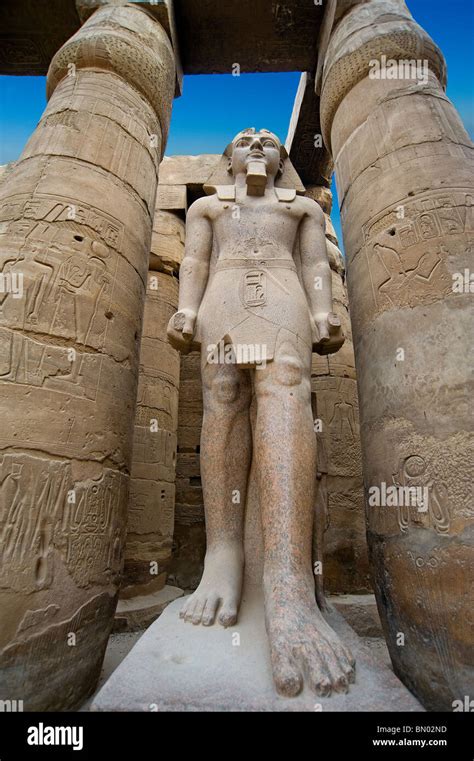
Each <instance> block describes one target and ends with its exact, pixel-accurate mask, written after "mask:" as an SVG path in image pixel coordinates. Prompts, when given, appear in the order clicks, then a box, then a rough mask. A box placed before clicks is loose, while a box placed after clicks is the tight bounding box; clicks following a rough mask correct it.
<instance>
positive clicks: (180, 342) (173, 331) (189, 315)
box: [166, 309, 197, 354]
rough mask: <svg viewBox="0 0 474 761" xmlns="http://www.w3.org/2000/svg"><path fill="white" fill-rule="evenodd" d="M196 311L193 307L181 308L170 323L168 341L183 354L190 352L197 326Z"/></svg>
mask: <svg viewBox="0 0 474 761" xmlns="http://www.w3.org/2000/svg"><path fill="white" fill-rule="evenodd" d="M196 316H197V315H196V313H195V312H194V311H193V310H192V309H180V310H179V312H175V314H174V315H173V316H172V318H171V319H170V321H169V323H168V329H167V331H166V332H167V335H168V341H169V342H170V344H171V346H172V347H173V348H174V349H177V350H178V351H180V352H181V354H188V353H189V352H190V351H191V345H192V341H193V336H194V330H195V327H196Z"/></svg>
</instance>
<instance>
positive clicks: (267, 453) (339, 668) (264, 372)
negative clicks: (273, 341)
mask: <svg viewBox="0 0 474 761" xmlns="http://www.w3.org/2000/svg"><path fill="white" fill-rule="evenodd" d="M310 367H311V351H310V350H309V349H308V352H307V356H304V357H303V356H300V354H299V353H298V351H297V350H296V347H295V346H294V344H293V342H292V340H285V341H284V342H283V343H281V344H280V346H279V347H278V349H277V352H276V355H275V359H274V360H273V361H272V362H269V363H268V365H267V366H266V368H264V369H263V368H262V369H258V370H256V371H255V393H256V396H257V422H256V430H255V454H256V460H257V473H258V484H259V495H260V505H261V510H262V525H263V538H264V594H265V620H266V626H267V633H268V637H269V642H270V652H271V660H272V668H273V675H274V680H275V685H276V688H277V690H278V692H279V693H281V694H283V695H286V696H292V695H297V694H298V693H299V692H300V690H301V689H302V686H303V679H304V678H306V679H307V681H308V683H309V685H310V687H311V688H312V689H313V690H314V691H315V692H317V693H318V694H329V693H330V692H331V691H332V690H337V691H341V690H344V691H345V690H347V689H348V684H349V682H350V681H351V680H352V679H353V675H354V668H353V666H354V661H353V658H352V656H351V654H350V653H349V652H348V650H347V649H346V648H345V647H344V646H343V645H342V643H341V642H340V640H339V638H338V637H337V635H336V634H335V632H333V630H332V629H331V628H330V627H329V626H328V624H327V623H326V622H325V620H324V618H323V616H322V614H321V612H320V610H319V608H318V606H317V604H316V601H315V593H314V578H313V573H312V566H311V544H312V521H313V496H314V473H315V466H316V449H315V448H316V438H315V435H314V429H313V420H312V413H311V388H310Z"/></svg>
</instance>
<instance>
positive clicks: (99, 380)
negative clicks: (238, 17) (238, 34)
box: [0, 6, 175, 710]
mask: <svg viewBox="0 0 474 761" xmlns="http://www.w3.org/2000/svg"><path fill="white" fill-rule="evenodd" d="M174 88H175V61H174V54H173V50H172V46H171V44H170V42H169V40H168V37H167V35H166V33H165V32H164V30H163V28H162V27H161V26H160V24H158V23H157V22H156V21H155V20H153V18H152V17H151V16H149V15H148V14H147V13H146V12H144V11H142V10H140V9H139V8H134V7H131V6H126V7H123V8H114V7H104V8H100V9H99V10H97V11H96V13H94V14H93V15H92V16H91V17H90V19H89V20H88V21H87V22H86V23H85V24H84V26H83V27H82V28H81V29H80V30H79V31H78V33H77V34H76V35H74V36H73V37H72V38H71V39H70V40H69V41H68V42H67V43H66V44H65V45H64V46H63V48H61V49H60V50H59V51H58V53H57V54H56V55H55V57H54V59H53V61H52V63H51V66H50V70H49V74H48V96H49V99H50V100H49V104H48V107H47V109H46V111H45V113H44V115H43V118H42V119H41V121H40V123H39V125H38V127H37V129H36V131H35V133H34V134H33V136H32V138H31V139H30V141H29V143H28V145H27V146H26V148H25V151H24V152H23V154H22V156H21V157H20V160H19V161H18V162H17V164H16V165H15V167H14V169H13V171H12V172H11V174H9V176H8V178H7V179H6V181H5V182H4V183H2V186H1V188H0V204H1V208H0V214H1V251H2V254H1V268H2V269H1V271H2V273H3V274H4V275H5V276H7V275H8V276H9V277H10V280H11V282H12V283H13V282H15V283H18V282H20V281H22V284H23V293H22V297H20V298H17V297H16V296H17V295H18V294H17V293H13V292H7V293H2V294H0V333H1V336H0V339H1V340H0V383H1V405H2V408H1V409H2V411H1V417H2V423H1V433H0V448H1V451H0V469H1V476H0V534H1V537H0V545H1V548H2V559H1V560H2V562H1V564H0V609H1V611H2V626H1V634H0V649H1V659H0V664H1V668H2V695H1V697H2V698H10V699H23V700H24V705H25V710H53V709H60V708H68V707H71V706H73V705H75V704H77V703H78V701H80V700H81V699H82V698H84V697H85V696H86V695H87V694H88V693H89V692H91V690H92V689H93V688H94V686H95V683H96V680H97V677H98V675H99V672H100V668H101V663H102V658H103V654H104V650H105V647H106V643H107V638H108V635H109V632H110V628H111V625H112V619H113V614H114V609H115V603H116V594H117V586H118V581H119V573H120V566H121V557H122V547H123V541H124V534H125V520H126V512H127V493H128V481H129V470H130V465H131V444H132V435H133V420H134V413H135V400H136V389H137V379H138V349H139V341H140V335H141V321H142V313H143V306H144V300H145V285H146V278H147V271H148V261H149V252H150V238H151V230H152V220H153V214H154V208H155V195H156V186H157V177H158V165H159V161H160V158H161V153H162V150H163V149H164V145H165V140H166V133H167V129H168V123H169V118H170V112H171V104H172V98H173V93H174Z"/></svg>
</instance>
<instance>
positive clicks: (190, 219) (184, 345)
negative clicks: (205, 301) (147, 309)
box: [168, 198, 212, 353]
mask: <svg viewBox="0 0 474 761" xmlns="http://www.w3.org/2000/svg"><path fill="white" fill-rule="evenodd" d="M208 204H209V201H208V199H207V198H202V199H199V200H198V201H196V202H195V203H193V205H192V206H191V207H190V209H189V212H188V216H187V219H186V246H185V252H184V259H183V263H182V264H181V268H180V273H179V306H178V311H177V312H176V314H174V315H173V316H172V318H171V320H170V321H169V325H168V340H169V342H170V343H171V345H172V346H174V348H175V349H177V350H178V351H181V352H183V353H187V352H188V351H189V350H190V348H191V344H192V338H193V335H194V331H195V328H196V319H197V314H198V311H199V307H200V305H201V301H202V297H203V296H204V291H205V290H206V285H207V280H208V277H209V261H210V258H211V252H212V225H211V221H210V219H209V217H208V215H207V207H208Z"/></svg>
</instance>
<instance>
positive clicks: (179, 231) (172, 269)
mask: <svg viewBox="0 0 474 761" xmlns="http://www.w3.org/2000/svg"><path fill="white" fill-rule="evenodd" d="M183 256H184V222H183V220H182V219H180V218H179V217H178V216H177V214H174V213H173V212H170V211H163V210H162V209H159V208H157V210H156V212H155V218H154V220H153V234H152V236H151V252H150V269H152V270H162V271H164V272H168V273H174V274H176V275H177V274H178V272H179V267H180V265H181V262H182V260H183Z"/></svg>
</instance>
